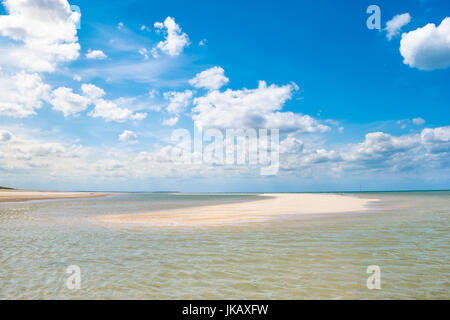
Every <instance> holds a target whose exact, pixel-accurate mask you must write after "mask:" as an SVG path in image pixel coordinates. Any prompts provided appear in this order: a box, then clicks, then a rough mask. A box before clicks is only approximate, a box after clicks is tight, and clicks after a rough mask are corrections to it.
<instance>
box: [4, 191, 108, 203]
mask: <svg viewBox="0 0 450 320" xmlns="http://www.w3.org/2000/svg"><path fill="white" fill-rule="evenodd" d="M105 195H106V194H105V193H98V192H59V191H29V190H0V202H10V201H28V200H47V199H72V198H95V197H103V196H105Z"/></svg>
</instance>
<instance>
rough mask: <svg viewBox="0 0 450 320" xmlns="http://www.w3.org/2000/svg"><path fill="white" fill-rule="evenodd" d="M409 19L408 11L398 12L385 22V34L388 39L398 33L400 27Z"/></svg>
mask: <svg viewBox="0 0 450 320" xmlns="http://www.w3.org/2000/svg"><path fill="white" fill-rule="evenodd" d="M410 21H411V16H410V15H409V13H403V14H398V15H396V16H395V17H393V18H392V19H391V20H389V21H388V22H386V28H385V30H386V32H387V34H386V36H387V38H388V39H389V40H391V39H392V37H394V36H396V35H398V34H399V33H400V30H401V28H402V27H404V26H406V25H407V24H408V23H409V22H410Z"/></svg>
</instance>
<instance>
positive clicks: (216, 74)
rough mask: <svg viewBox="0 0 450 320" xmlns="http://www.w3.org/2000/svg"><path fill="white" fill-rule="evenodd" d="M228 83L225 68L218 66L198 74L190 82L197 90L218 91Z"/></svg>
mask: <svg viewBox="0 0 450 320" xmlns="http://www.w3.org/2000/svg"><path fill="white" fill-rule="evenodd" d="M228 81H229V79H228V78H227V77H225V75H224V70H223V68H221V67H217V66H216V67H212V68H210V69H207V70H204V71H202V72H200V73H197V74H196V75H195V77H194V78H193V79H191V80H189V84H190V85H192V86H194V87H196V88H206V89H209V90H217V89H219V88H221V87H222V86H224V85H226V84H227V83H228Z"/></svg>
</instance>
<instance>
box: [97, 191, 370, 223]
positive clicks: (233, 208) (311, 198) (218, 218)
mask: <svg viewBox="0 0 450 320" xmlns="http://www.w3.org/2000/svg"><path fill="white" fill-rule="evenodd" d="M260 197H261V198H262V199H259V200H253V201H248V202H239V203H227V204H218V205H208V206H201V207H193V208H192V207H191V208H184V209H174V210H167V211H158V212H151V213H143V214H125V215H107V216H101V217H96V218H92V219H91V220H93V221H97V222H104V223H113V224H142V225H154V226H161V225H164V226H196V225H222V224H234V223H246V222H255V221H262V220H268V219H273V218H275V217H277V216H278V217H279V216H285V215H306V214H320V213H343V212H361V211H365V210H367V209H368V207H367V205H368V203H369V202H370V201H374V200H373V199H361V198H357V197H353V196H349V195H339V194H299V193H291V194H288V193H286V194H261V195H260Z"/></svg>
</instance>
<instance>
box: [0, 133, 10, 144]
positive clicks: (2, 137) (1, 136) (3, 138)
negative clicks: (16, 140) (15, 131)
mask: <svg viewBox="0 0 450 320" xmlns="http://www.w3.org/2000/svg"><path fill="white" fill-rule="evenodd" d="M12 137H13V135H12V133H11V132H9V131H8V130H0V142H8V141H9V140H11V139H12Z"/></svg>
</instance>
